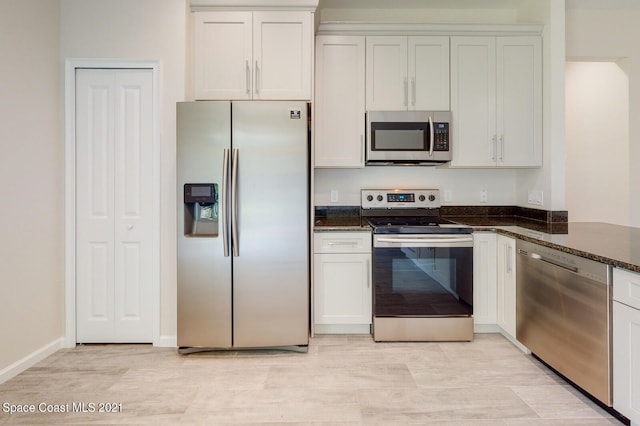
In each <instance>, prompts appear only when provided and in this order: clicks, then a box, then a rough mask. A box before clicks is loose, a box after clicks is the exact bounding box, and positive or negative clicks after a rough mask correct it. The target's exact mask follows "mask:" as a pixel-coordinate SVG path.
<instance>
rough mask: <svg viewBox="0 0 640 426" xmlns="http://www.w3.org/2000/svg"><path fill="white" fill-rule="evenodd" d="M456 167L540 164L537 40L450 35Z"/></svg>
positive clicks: (540, 127) (535, 165)
mask: <svg viewBox="0 0 640 426" xmlns="http://www.w3.org/2000/svg"><path fill="white" fill-rule="evenodd" d="M451 111H452V120H453V132H452V134H453V138H454V146H453V160H452V162H451V165H452V166H457V167H539V166H541V165H542V53H541V40H540V37H536V36H531V37H529V36H527V37H524V36H523V37H451Z"/></svg>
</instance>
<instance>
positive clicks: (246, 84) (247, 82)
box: [245, 60, 251, 95]
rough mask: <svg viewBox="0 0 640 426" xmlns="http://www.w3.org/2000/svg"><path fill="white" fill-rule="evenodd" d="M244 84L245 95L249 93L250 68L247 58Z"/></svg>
mask: <svg viewBox="0 0 640 426" xmlns="http://www.w3.org/2000/svg"><path fill="white" fill-rule="evenodd" d="M245 76H246V78H245V86H246V91H247V95H249V94H251V68H250V67H249V60H246V61H245Z"/></svg>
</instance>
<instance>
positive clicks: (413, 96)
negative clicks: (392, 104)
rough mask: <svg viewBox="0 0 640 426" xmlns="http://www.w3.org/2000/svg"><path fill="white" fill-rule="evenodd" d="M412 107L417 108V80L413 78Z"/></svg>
mask: <svg viewBox="0 0 640 426" xmlns="http://www.w3.org/2000/svg"><path fill="white" fill-rule="evenodd" d="M411 105H413V106H416V78H415V77H411Z"/></svg>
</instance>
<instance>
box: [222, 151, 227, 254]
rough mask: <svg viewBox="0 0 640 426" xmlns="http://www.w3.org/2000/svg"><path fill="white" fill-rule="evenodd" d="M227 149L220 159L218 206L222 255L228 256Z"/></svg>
mask: <svg viewBox="0 0 640 426" xmlns="http://www.w3.org/2000/svg"><path fill="white" fill-rule="evenodd" d="M228 181H229V149H228V148H225V150H224V158H223V160H222V206H220V216H221V218H220V224H221V226H222V244H223V245H224V257H229V224H228V221H227V219H228V215H227V208H228V207H227V206H228V205H229V190H228V189H229V188H228V185H229V182H228Z"/></svg>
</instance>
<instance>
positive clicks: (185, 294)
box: [176, 102, 232, 348]
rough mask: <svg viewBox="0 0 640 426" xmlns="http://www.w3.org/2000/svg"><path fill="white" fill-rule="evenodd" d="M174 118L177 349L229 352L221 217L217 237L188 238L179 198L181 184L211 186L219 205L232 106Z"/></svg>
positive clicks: (181, 111) (184, 106) (181, 112)
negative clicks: (176, 212) (176, 207)
mask: <svg viewBox="0 0 640 426" xmlns="http://www.w3.org/2000/svg"><path fill="white" fill-rule="evenodd" d="M177 117H178V124H177V126H178V128H177V138H178V139H177V170H176V172H177V182H178V188H177V190H178V236H177V237H178V247H177V250H178V265H177V268H178V295H177V299H178V307H177V309H178V312H177V313H178V346H179V347H186V346H193V347H218V348H224V347H231V345H232V340H231V337H232V326H231V321H232V313H231V309H232V308H231V261H230V257H224V233H223V232H222V225H223V219H224V217H223V216H224V215H223V214H222V213H223V212H222V211H219V212H218V225H219V226H218V227H219V232H218V233H217V234H216V235H207V236H194V235H188V234H189V233H190V232H191V231H190V230H189V229H185V228H186V227H187V225H186V222H187V221H185V215H188V214H189V211H188V209H187V206H186V205H185V204H184V198H183V197H184V191H183V188H184V184H185V183H215V184H217V185H218V200H219V201H222V198H223V195H224V193H223V191H224V190H225V188H223V182H224V181H225V179H223V173H227V172H225V170H223V161H224V151H225V149H227V150H228V149H229V148H230V142H231V104H230V103H229V102H183V103H178V105H177ZM219 206H220V204H219ZM220 210H221V209H220Z"/></svg>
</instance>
